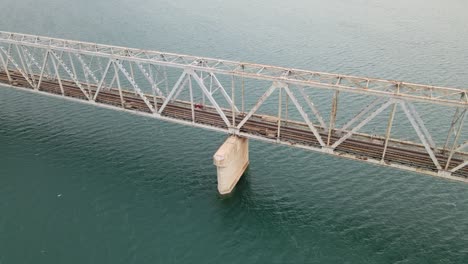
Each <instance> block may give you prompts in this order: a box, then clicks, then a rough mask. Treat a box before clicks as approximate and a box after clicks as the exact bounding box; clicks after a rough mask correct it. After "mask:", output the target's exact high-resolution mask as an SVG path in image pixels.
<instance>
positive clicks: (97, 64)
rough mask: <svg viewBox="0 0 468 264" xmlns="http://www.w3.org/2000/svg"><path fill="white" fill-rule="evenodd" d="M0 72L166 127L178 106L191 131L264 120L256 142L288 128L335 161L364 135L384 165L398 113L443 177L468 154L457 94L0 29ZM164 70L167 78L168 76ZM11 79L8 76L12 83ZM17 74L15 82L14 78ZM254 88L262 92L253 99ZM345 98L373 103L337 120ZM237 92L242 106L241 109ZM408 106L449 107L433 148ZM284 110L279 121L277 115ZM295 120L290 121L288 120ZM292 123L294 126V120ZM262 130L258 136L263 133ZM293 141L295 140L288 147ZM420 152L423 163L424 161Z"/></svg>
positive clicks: (277, 137)
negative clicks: (370, 129)
mask: <svg viewBox="0 0 468 264" xmlns="http://www.w3.org/2000/svg"><path fill="white" fill-rule="evenodd" d="M74 61H75V63H77V64H76V66H77V68H75V64H74ZM106 63H107V64H106ZM103 66H104V67H103ZM135 67H137V68H135ZM167 69H169V70H170V71H169V72H168V71H167ZM1 71H4V72H6V75H7V76H5V74H3V76H4V78H5V79H4V80H6V79H7V78H8V81H9V83H10V84H13V85H16V84H15V83H17V82H16V81H14V80H17V79H22V78H24V79H25V80H26V81H27V83H26V82H25V81H24V80H23V84H22V85H23V86H24V87H25V86H28V84H29V85H30V86H31V87H33V88H34V90H39V91H43V90H46V88H47V87H50V85H51V82H55V83H56V85H55V88H56V89H57V90H55V91H54V92H55V93H57V92H58V88H60V93H61V95H62V96H64V95H65V97H66V95H67V92H66V90H67V86H70V83H72V84H74V85H76V87H78V88H79V90H78V89H77V88H76V87H74V88H73V89H75V90H74V94H79V98H80V100H82V99H83V98H82V97H81V93H80V90H81V92H82V93H83V94H84V96H85V97H86V99H87V100H88V101H89V103H92V104H99V103H102V101H105V100H102V101H101V100H98V101H97V102H96V99H98V98H101V97H99V95H102V94H104V93H106V96H114V97H113V98H116V99H115V101H112V102H113V105H114V106H115V105H119V107H120V108H123V109H127V110H128V109H143V108H144V111H145V112H150V115H152V116H153V117H155V118H160V119H165V120H167V118H172V119H176V118H179V117H173V116H177V114H174V113H175V111H177V110H176V109H177V107H180V105H185V106H186V107H189V108H190V114H185V113H184V115H185V116H184V117H183V118H181V119H183V120H190V125H194V126H204V124H203V125H202V124H201V121H199V120H202V119H203V118H206V117H203V114H200V115H199V113H201V112H205V113H206V112H209V114H210V116H216V117H213V120H214V119H216V122H218V123H216V125H213V127H216V129H219V130H222V131H225V132H227V133H231V134H237V135H242V136H251V137H253V136H254V134H251V135H246V134H245V133H246V132H245V131H248V130H249V129H251V128H252V127H253V126H256V124H257V123H258V122H269V123H268V125H265V127H266V128H259V130H258V131H259V132H258V135H260V136H258V135H257V134H255V135H256V137H260V138H263V139H265V138H266V139H268V140H270V139H271V140H272V141H274V142H277V143H281V144H284V143H285V142H287V139H286V137H287V135H288V133H290V134H291V133H297V132H291V130H289V132H288V129H300V130H303V131H305V132H304V135H301V136H302V138H301V140H302V139H303V141H300V142H307V141H309V142H312V143H310V146H311V148H313V149H314V150H317V151H320V152H323V153H328V154H334V155H341V154H340V151H342V149H343V148H345V147H346V146H349V144H352V142H353V140H356V138H363V137H364V138H366V139H365V140H367V142H366V143H368V144H381V147H382V148H381V149H380V150H379V153H377V156H378V160H377V162H379V164H387V163H391V159H392V157H393V156H394V155H395V154H394V153H395V148H396V146H402V145H404V144H406V143H404V142H405V140H404V139H396V138H393V137H392V136H395V135H392V134H396V133H395V131H394V130H393V131H392V126H395V127H396V126H397V125H398V123H399V122H400V121H399V120H398V118H394V117H395V114H396V109H397V107H398V109H401V110H403V112H404V116H406V117H407V119H408V120H409V122H410V125H411V126H410V128H411V129H412V130H413V129H414V131H415V132H416V134H417V136H418V138H417V139H419V141H420V142H419V141H418V140H417V139H416V141H418V142H410V143H411V144H418V146H417V150H418V151H419V152H421V153H422V156H424V157H425V159H426V160H427V162H428V163H427V164H429V165H428V166H431V169H432V170H433V171H435V169H437V171H438V173H449V174H450V173H460V171H466V169H467V168H466V166H467V164H468V153H466V152H465V149H466V148H467V147H468V141H464V140H466V137H463V135H464V134H463V131H462V129H463V119H464V117H465V115H466V112H467V111H468V110H467V109H468V101H467V98H468V97H467V96H466V89H457V88H445V87H434V86H425V85H418V84H410V83H404V82H394V81H386V80H378V79H370V78H359V77H354V76H346V75H336V74H329V73H319V72H312V71H303V70H296V69H288V68H281V67H274V66H268V65H260V64H250V63H241V62H234V61H226V60H216V59H210V58H201V57H194V56H187V55H179V54H173V53H164V52H157V51H146V50H137V49H131V48H124V47H116V46H110V45H99V44H93V43H87V42H78V41H66V40H61V39H54V38H46V37H38V36H31V35H22V34H16V33H7V32H1V31H0V72H1ZM46 73H47V74H46ZM168 73H169V74H170V77H171V78H168ZM174 73H175V74H174ZM10 74H15V75H13V77H15V79H13V78H12V76H10ZM176 74H177V75H176ZM20 76H22V78H18V77H20ZM44 78H47V79H48V80H47V85H46V83H45V82H44V84H43V86H44V87H43V88H41V89H39V88H40V87H41V82H42V81H43V79H44ZM172 78H173V79H172ZM229 78H230V80H231V82H232V89H231V90H229V92H228V90H227V89H229V85H224V86H223V84H227V83H228V80H229ZM249 79H252V80H254V82H256V81H257V80H258V81H259V82H258V83H261V86H259V85H250V86H245V88H246V89H245V91H244V80H249ZM235 80H241V82H239V83H242V86H241V87H239V88H242V90H238V91H237V95H238V96H239V94H240V93H241V94H242V96H241V101H240V102H238V99H236V91H235V88H237V87H235ZM4 82H7V81H4ZM236 82H237V81H236ZM163 84H164V85H165V86H166V88H165V91H164V93H163V91H162V89H161V88H162V87H161V85H163ZM114 85H116V86H117V87H114ZM169 85H171V89H169ZM172 85H173V86H172ZM46 86H47V87H46ZM86 86H87V87H86ZM239 86H240V85H239ZM85 88H86V89H85ZM226 88H227V89H226ZM317 88H318V89H322V88H324V89H331V90H333V91H334V97H333V99H332V107H331V111H330V112H326V111H323V112H322V111H320V110H319V109H320V108H321V107H323V106H322V105H323V102H319V100H320V99H318V98H320V97H315V96H311V94H312V93H311V92H310V91H311V89H317ZM145 89H146V90H145ZM187 89H188V99H187V93H186V92H187ZM261 89H263V92H259V91H260V90H261ZM146 91H147V92H146ZM183 91H185V92H184V93H183ZM117 92H118V93H117ZM151 92H152V94H150V93H151ZM275 92H278V102H277V103H276V102H271V100H272V99H271V98H270V97H274V96H272V95H273V94H274V93H275ZM109 93H114V94H113V95H109ZM349 93H359V94H362V96H369V97H371V98H373V101H371V102H370V103H369V104H368V105H362V106H359V108H360V111H358V112H356V113H357V114H356V115H354V116H351V115H345V117H344V118H343V119H346V120H340V117H342V116H340V115H342V112H345V111H347V109H348V107H347V106H345V107H343V106H342V105H341V106H340V107H338V105H339V104H340V103H341V104H343V103H342V102H341V101H342V100H341V98H344V96H346V95H347V94H349ZM327 94H329V93H327ZM338 94H339V95H340V100H338ZM245 95H246V97H247V100H248V101H249V102H248V105H249V107H245V108H244V106H245V102H244V97H245ZM320 96H323V95H320ZM180 97H185V98H180ZM106 98H109V97H106ZM205 99H207V100H206V103H207V104H206V105H205ZM321 99H322V98H321ZM106 100H107V99H106ZM112 100H114V99H112ZM195 100H196V101H197V103H195ZM199 100H201V105H200V101H199ZM268 100H270V101H268ZM266 101H268V103H265V102H266ZM284 101H285V102H286V103H285V104H284ZM415 101H422V102H425V103H426V104H429V105H432V104H439V105H444V106H449V107H453V108H456V112H455V116H454V117H453V120H452V122H451V124H450V129H449V132H448V138H447V141H446V143H445V146H438V145H437V142H436V141H435V140H434V139H436V138H433V135H431V133H430V130H429V129H428V128H430V129H431V130H432V129H434V128H433V127H430V126H428V127H426V124H425V123H424V121H423V117H424V118H425V117H426V115H423V116H421V115H420V114H419V113H418V111H417V109H416V108H415V107H414V106H413V102H415ZM226 102H227V106H226ZM288 102H291V107H292V108H293V109H294V108H295V109H297V112H296V111H295V110H294V112H295V113H293V114H288V109H290V108H289V107H288ZM315 103H316V104H315ZM264 104H265V105H267V106H268V107H267V106H265V107H264V108H265V109H266V108H268V109H266V110H265V109H264V108H262V109H261V110H260V108H261V107H262V105H264ZM292 105H294V106H292ZM158 106H159V107H158ZM185 106H184V107H185ZM238 106H239V107H238ZM240 106H242V107H240ZM390 106H392V109H391V110H390V113H389V116H388V118H386V119H385V123H388V124H387V129H386V133H385V135H382V136H380V137H379V136H377V139H376V140H374V139H375V138H374V137H373V136H374V135H370V134H366V132H361V130H363V129H362V128H363V127H364V126H366V125H367V126H370V125H368V124H369V123H371V121H372V120H374V119H375V118H376V117H377V116H378V115H380V114H381V113H382V112H383V111H385V110H386V109H388V108H389V107H390ZM138 107H140V108H138ZM146 107H147V108H146ZM223 107H224V108H223ZM327 107H329V106H327ZM147 109H149V110H150V111H147ZM239 109H241V110H239ZM349 109H351V108H349ZM354 109H355V108H354ZM354 109H353V110H354ZM264 110H265V111H276V110H277V112H278V114H277V115H276V113H275V114H271V113H270V114H268V115H265V114H263V113H261V112H262V111H264ZM285 110H286V114H285V115H283V112H284V111H285ZM322 110H323V109H322ZM356 110H357V109H356ZM138 111H139V110H138ZM340 111H341V112H340ZM294 114H295V115H296V116H295V117H292V115H294ZM195 117H197V118H195ZM210 118H211V117H210ZM231 118H232V119H231ZM294 118H299V120H293V119H294ZM327 119H329V120H330V122H328V120H327ZM265 120H266V121H265ZM325 120H327V121H325ZM178 121H180V120H178ZM205 121H206V120H205ZM210 121H211V120H210ZM343 121H344V122H343ZM197 122H200V124H198V123H197ZM205 124H206V123H205ZM338 124H340V125H338ZM372 124H374V122H372ZM262 125H264V124H262ZM427 125H429V124H427ZM431 125H432V124H431ZM288 126H289V127H288ZM261 129H264V130H263V132H262V131H261ZM301 133H302V132H301ZM465 133H466V132H465ZM290 134H289V135H290ZM465 136H466V135H465ZM452 138H453V140H452ZM283 139H284V140H283ZM449 139H450V140H449ZM449 141H450V142H449ZM375 142H378V143H375ZM460 142H462V143H460ZM343 143H345V144H343ZM448 143H450V144H448ZM296 144H297V145H300V144H302V143H293V145H296ZM426 153H427V155H428V156H429V157H426ZM392 155H393V156H392ZM441 156H443V157H444V158H445V160H444V158H440V157H441ZM429 158H430V159H429ZM467 178H468V177H467ZM467 181H468V180H467Z"/></svg>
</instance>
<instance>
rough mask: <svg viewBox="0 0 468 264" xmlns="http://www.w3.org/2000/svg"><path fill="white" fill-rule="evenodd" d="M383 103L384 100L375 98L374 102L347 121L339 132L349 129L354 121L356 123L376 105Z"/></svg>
mask: <svg viewBox="0 0 468 264" xmlns="http://www.w3.org/2000/svg"><path fill="white" fill-rule="evenodd" d="M384 101H385V98H377V99H375V100H374V101H372V102H371V103H370V104H369V105H367V106H366V107H364V109H362V110H361V111H360V112H359V113H358V114H357V115H356V116H354V117H353V118H352V119H351V120H349V121H348V122H347V123H346V124H345V125H344V126H343V127H341V128H340V129H339V130H342V131H343V130H347V129H348V128H349V127H351V126H352V125H353V124H354V123H355V122H356V121H358V120H359V119H360V118H361V117H363V116H364V115H366V114H367V113H369V112H370V111H371V110H372V109H374V108H375V107H376V106H377V105H379V104H381V103H382V102H384Z"/></svg>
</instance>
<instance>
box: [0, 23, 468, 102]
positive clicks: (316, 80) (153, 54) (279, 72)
mask: <svg viewBox="0 0 468 264" xmlns="http://www.w3.org/2000/svg"><path fill="white" fill-rule="evenodd" d="M0 43H3V44H17V45H24V46H28V47H36V48H42V49H48V48H50V49H53V50H56V51H64V52H71V53H79V54H82V55H83V54H85V55H91V56H96V57H100V58H111V57H112V58H114V59H119V60H126V61H133V62H141V63H150V64H155V65H161V66H169V67H175V68H180V69H186V68H191V69H193V70H199V71H205V72H213V73H215V74H226V75H234V76H241V77H246V78H254V79H261V80H269V81H279V82H283V83H287V84H296V85H301V86H304V87H307V88H309V87H317V88H324V89H332V90H340V91H345V92H349V93H360V94H367V95H376V96H383V97H393V98H398V99H404V100H407V101H425V102H431V103H435V104H443V105H449V106H459V107H464V108H467V107H468V96H466V94H467V91H466V89H459V88H447V87H440V86H432V85H421V84H413V83H406V82H399V81H390V80H382V79H375V78H364V77H356V76H349V75H340V74H331V73H322V72H315V71H306V70H298V69H291V68H284V67H276V66H270V65H261V64H254V63H242V62H236V61H228V60H219V59H212V58H203V57H196V56H189V55H181V54H174V53H166V52H158V51H149V50H140V49H133V48H125V47H118V46H111V45H102V44H95V43H89V42H80V41H71V40H63V39H57V38H49V37H42V36H34V35H26V34H18V33H11V32H1V31H0Z"/></svg>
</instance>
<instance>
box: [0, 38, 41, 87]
mask: <svg viewBox="0 0 468 264" xmlns="http://www.w3.org/2000/svg"><path fill="white" fill-rule="evenodd" d="M0 50H1V51H2V52H3V53H4V54H5V56H6V58H7V66H6V67H8V61H11V63H12V64H13V66H15V68H16V69H17V70H18V71H19V72H20V73H21V75H22V76H23V78H24V79H25V80H26V81H27V82H28V83H29V85H31V87H32V88H33V89H34V87H36V86H35V85H34V84H33V83H32V81H31V80H30V79H29V76H28V75H27V74H26V73H25V72H24V71H23V70H22V69H21V67H20V66H19V65H18V63H16V61H15V60H14V59H13V58H12V57H11V56H10V55H9V54H8V53H7V51H6V50H5V49H4V48H3V47H1V46H0Z"/></svg>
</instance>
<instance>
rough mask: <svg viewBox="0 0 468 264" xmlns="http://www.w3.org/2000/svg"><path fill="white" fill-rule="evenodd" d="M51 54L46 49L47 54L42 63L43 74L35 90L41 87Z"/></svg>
mask: <svg viewBox="0 0 468 264" xmlns="http://www.w3.org/2000/svg"><path fill="white" fill-rule="evenodd" d="M49 56H50V52H49V50H46V52H45V55H44V61H43V64H42V69H41V74H40V75H39V81H37V86H36V87H34V90H39V88H40V87H41V82H42V79H43V78H44V72H45V71H46V68H47V60H48V59H49Z"/></svg>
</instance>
